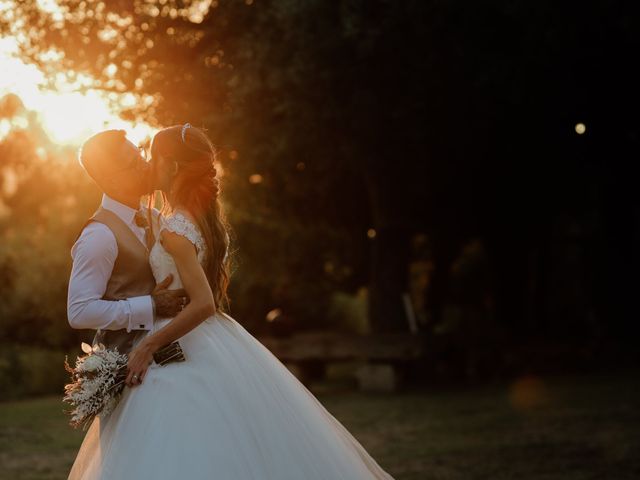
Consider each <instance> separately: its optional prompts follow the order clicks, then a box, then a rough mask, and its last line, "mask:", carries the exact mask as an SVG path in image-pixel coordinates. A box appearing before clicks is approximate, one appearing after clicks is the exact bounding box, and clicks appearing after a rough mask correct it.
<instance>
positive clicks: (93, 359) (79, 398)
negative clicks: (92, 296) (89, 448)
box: [63, 341, 185, 430]
mask: <svg viewBox="0 0 640 480" xmlns="http://www.w3.org/2000/svg"><path fill="white" fill-rule="evenodd" d="M81 348H82V351H83V352H84V353H86V354H87V355H85V356H83V357H77V359H76V364H75V367H73V368H72V367H71V366H70V365H69V363H68V361H67V357H66V356H65V360H64V368H65V370H66V371H67V372H69V373H70V374H71V383H68V384H67V385H65V387H64V390H65V396H64V398H63V402H66V403H69V404H70V405H71V406H72V407H73V409H72V410H67V411H65V413H67V414H69V415H70V416H71V420H70V421H69V424H70V425H71V426H72V427H74V428H78V427H80V426H81V427H82V429H83V430H86V428H87V427H88V426H89V424H91V422H92V420H93V419H94V418H95V417H96V416H100V417H101V418H106V417H107V416H108V415H109V414H110V413H111V412H112V411H113V409H114V408H115V406H116V405H117V404H118V402H119V400H120V397H121V395H122V391H123V390H124V387H125V380H126V378H127V372H128V367H127V364H128V360H129V357H128V355H127V354H124V353H120V352H118V349H117V347H116V348H115V349H108V348H105V346H104V344H102V343H98V344H97V345H94V346H93V347H92V346H91V345H89V344H88V343H85V342H82V345H81ZM153 358H154V361H155V362H156V364H158V365H160V366H163V365H166V364H167V363H172V362H183V361H184V360H185V357H184V353H183V351H182V348H181V347H180V343H178V342H177V341H175V342H172V343H170V344H168V345H165V346H164V347H162V348H160V349H158V350H157V351H156V352H155V353H154V354H153Z"/></svg>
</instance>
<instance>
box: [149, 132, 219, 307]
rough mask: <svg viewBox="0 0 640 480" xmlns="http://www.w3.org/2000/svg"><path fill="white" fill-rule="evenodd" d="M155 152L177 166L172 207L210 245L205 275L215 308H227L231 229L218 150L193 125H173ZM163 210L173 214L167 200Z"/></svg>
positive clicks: (156, 142)
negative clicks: (189, 216)
mask: <svg viewBox="0 0 640 480" xmlns="http://www.w3.org/2000/svg"><path fill="white" fill-rule="evenodd" d="M153 149H154V150H155V151H156V152H157V153H159V154H161V155H163V156H164V157H167V158H169V159H170V160H173V161H175V162H176V164H177V166H178V170H177V174H176V176H175V178H174V181H173V185H172V187H171V192H169V198H170V199H171V203H173V205H182V206H184V207H185V208H186V209H187V210H188V211H189V213H191V214H192V215H193V217H194V218H195V219H196V221H197V223H198V226H199V227H200V230H201V231H202V234H203V236H204V239H205V243H206V245H207V253H206V258H205V264H204V266H205V273H206V274H207V279H208V280H209V285H210V286H211V291H212V292H213V296H214V299H215V301H216V306H217V307H218V308H220V306H222V304H223V303H224V304H226V306H227V307H228V305H229V298H228V296H227V287H228V285H229V279H230V265H229V262H230V258H229V255H228V254H227V253H228V251H229V231H230V228H229V226H228V224H227V222H226V219H225V215H224V212H223V209H222V205H221V203H220V200H219V195H220V181H219V179H218V172H217V170H216V167H215V162H216V153H217V152H216V149H215V147H214V146H213V144H212V143H211V141H210V140H209V138H208V137H207V135H206V134H205V132H204V131H203V130H202V129H200V128H196V127H193V126H191V125H190V124H185V125H174V126H173V127H168V128H165V129H164V130H161V131H160V132H158V133H157V134H156V136H155V137H154V140H153ZM152 155H153V152H152ZM164 210H165V213H167V212H166V210H170V206H169V203H168V202H167V201H166V198H165V208H164Z"/></svg>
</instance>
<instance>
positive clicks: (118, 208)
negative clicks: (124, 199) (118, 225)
mask: <svg viewBox="0 0 640 480" xmlns="http://www.w3.org/2000/svg"><path fill="white" fill-rule="evenodd" d="M102 208H104V209H106V210H111V211H112V212H113V213H115V214H116V215H117V216H118V217H120V219H121V220H122V221H123V222H125V223H133V218H134V217H135V215H136V212H137V210H136V209H135V208H131V207H129V206H128V205H125V204H124V203H120V202H118V201H117V200H114V199H113V198H111V197H110V196H109V195H107V194H106V193H103V194H102Z"/></svg>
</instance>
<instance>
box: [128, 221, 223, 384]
mask: <svg viewBox="0 0 640 480" xmlns="http://www.w3.org/2000/svg"><path fill="white" fill-rule="evenodd" d="M161 242H162V246H163V247H164V249H165V250H166V251H167V252H169V253H170V254H171V256H172V257H173V259H174V261H175V263H176V267H177V268H178V273H179V274H180V278H181V279H182V284H183V286H184V289H185V290H186V291H187V295H188V296H189V298H190V299H191V300H190V302H189V303H188V304H187V305H186V306H185V307H184V310H182V311H181V312H180V313H178V315H177V316H176V317H175V318H174V319H173V320H171V321H170V322H169V323H168V324H167V325H165V326H164V327H162V328H161V329H159V330H157V331H156V332H154V333H153V334H152V335H148V336H146V337H145V338H143V339H142V341H140V343H139V344H138V345H137V346H136V347H135V348H134V349H133V350H132V351H131V352H130V353H129V362H128V367H129V374H128V376H127V379H126V381H125V382H126V384H127V385H129V386H134V385H136V383H132V382H131V379H132V376H133V375H134V374H137V375H138V378H139V381H140V382H142V379H143V377H144V375H145V373H146V372H147V369H148V367H149V365H150V364H151V363H152V361H153V354H154V353H155V352H156V351H157V350H158V349H160V348H162V347H163V346H165V345H167V344H169V343H171V342H173V341H174V340H177V339H179V338H180V337H182V336H184V335H185V334H187V333H188V332H190V331H191V330H193V329H194V328H195V327H197V326H198V325H199V324H200V323H202V322H203V321H204V320H206V319H207V318H209V317H210V316H212V315H214V314H215V313H216V307H215V301H214V299H213V292H212V291H211V287H210V286H209V281H208V280H207V276H206V274H205V273H204V270H203V268H202V266H201V265H200V262H199V261H198V256H197V252H196V248H195V246H194V244H193V243H191V242H190V241H189V240H188V239H187V238H185V237H183V236H182V235H178V234H176V233H173V232H170V231H166V230H163V231H162V232H161Z"/></svg>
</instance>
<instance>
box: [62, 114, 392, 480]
mask: <svg viewBox="0 0 640 480" xmlns="http://www.w3.org/2000/svg"><path fill="white" fill-rule="evenodd" d="M216 155H217V151H216V148H215V147H214V145H213V143H212V142H211V140H210V139H209V138H208V136H207V134H206V132H205V131H204V130H203V129H200V128H196V127H194V126H192V125H190V124H189V123H186V124H184V125H174V126H172V127H168V128H165V129H162V130H160V131H159V132H158V133H157V134H156V135H155V136H154V137H153V139H152V141H151V145H150V150H149V158H148V159H147V158H146V157H147V155H146V154H145V151H144V150H141V149H140V148H138V147H137V146H136V145H135V144H133V143H132V142H131V141H129V140H128V139H127V138H126V132H125V131H123V130H107V131H104V132H100V133H98V134H96V135H94V136H92V137H91V138H89V139H88V140H87V141H86V142H85V143H84V144H83V145H82V147H81V149H80V152H79V160H80V163H81V164H82V166H83V167H84V169H85V171H86V172H87V174H88V175H89V176H90V177H91V178H92V179H93V181H94V182H95V183H96V184H97V185H98V187H99V188H100V189H101V190H102V192H103V196H102V202H101V205H100V206H99V207H98V209H97V211H96V212H95V214H94V215H93V216H92V217H91V218H90V219H88V221H87V222H86V224H85V225H84V226H83V228H82V230H81V232H80V234H79V236H78V238H77V240H76V242H75V244H74V245H73V247H72V249H71V256H72V259H73V266H72V271H71V278H70V281H69V291H68V304H67V313H68V321H69V325H70V326H71V327H72V328H75V329H93V330H96V334H95V336H94V340H93V343H94V344H96V343H102V344H104V345H105V347H107V348H114V347H118V350H119V351H120V352H121V353H127V354H128V365H127V366H128V373H127V378H126V381H125V383H126V387H125V389H124V391H123V393H122V397H121V398H120V401H119V403H118V404H117V405H116V407H115V408H114V410H113V411H111V413H109V414H108V415H107V416H106V417H105V418H102V417H100V416H97V417H96V418H95V419H94V420H93V422H92V423H91V425H90V426H89V428H88V430H87V433H86V435H85V437H84V440H83V442H82V445H81V446H80V449H79V451H78V454H77V456H76V458H75V461H74V463H73V466H72V467H71V471H70V473H69V476H68V479H76V480H80V479H83V480H98V479H100V480H133V479H142V478H153V479H155V480H174V479H176V478H188V479H192V480H199V479H202V480H204V479H211V478H217V479H220V480H252V479H265V480H287V479H290V480H294V479H296V480H298V479H302V478H304V479H306V480H326V479H329V478H331V479H334V478H345V479H346V478H349V479H386V480H388V479H392V478H393V477H391V476H390V475H389V474H388V473H386V472H385V471H384V470H383V469H382V468H381V467H380V466H379V465H378V464H377V463H376V462H375V460H374V459H373V458H372V457H371V456H370V455H369V454H368V453H367V451H366V450H365V449H364V447H363V446H362V445H361V444H360V443H359V442H358V440H357V439H356V438H355V437H353V435H351V434H350V433H349V432H348V431H347V430H346V428H345V427H344V426H343V425H342V424H341V423H340V422H339V421H338V420H337V419H336V418H335V417H333V416H332V415H331V414H330V413H329V412H328V411H327V410H326V409H325V408H324V406H323V405H322V404H321V403H320V402H319V401H318V399H317V398H316V397H315V396H314V395H313V394H312V393H311V392H310V391H309V390H308V389H307V388H306V387H305V386H304V385H303V384H302V383H301V382H300V381H299V380H298V379H297V378H296V377H295V376H294V375H293V374H292V373H291V372H290V371H289V370H288V369H287V367H286V366H285V365H284V364H282V363H281V362H280V361H279V360H278V359H277V358H276V357H275V356H274V355H273V354H272V353H271V352H270V351H269V350H268V349H267V348H266V347H265V346H264V345H262V344H261V343H260V342H259V341H258V340H257V339H256V338H255V337H253V336H252V335H251V334H250V333H249V332H248V331H247V330H246V329H245V328H244V327H242V325H241V324H240V323H238V322H237V321H236V320H235V319H234V318H232V317H231V316H230V315H229V314H228V313H227V312H228V311H229V303H230V302H229V298H228V295H227V288H228V285H229V281H230V260H231V259H230V255H229V252H230V232H231V230H230V228H229V226H228V224H227V221H226V219H225V214H224V211H223V208H222V204H221V201H220V182H219V179H218V176H217V171H216V163H217V159H216ZM158 195H160V196H161V198H162V202H161V203H162V207H161V209H160V210H158V209H156V208H153V205H155V204H156V200H157V197H158ZM146 196H148V201H147V202H146V205H145V204H144V203H145V202H143V198H144V197H146ZM173 342H178V343H179V345H180V348H181V350H182V352H183V353H184V358H185V360H184V361H180V362H168V363H164V362H161V363H162V364H158V363H156V361H155V359H154V354H155V353H156V352H158V351H159V350H161V349H162V348H163V347H165V346H167V345H170V344H172V343H173Z"/></svg>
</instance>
